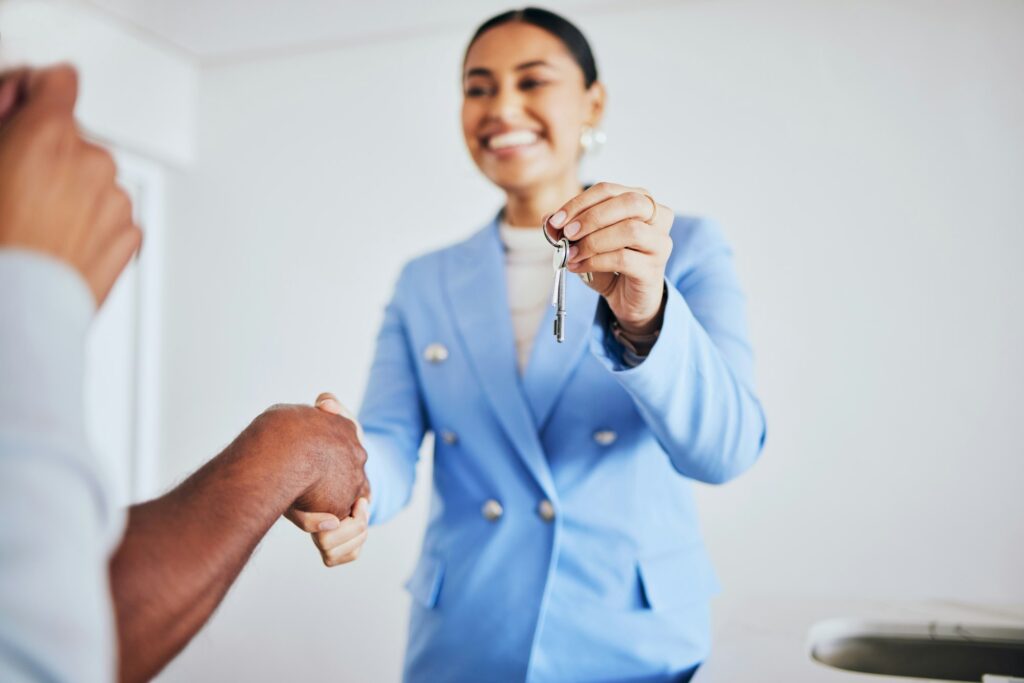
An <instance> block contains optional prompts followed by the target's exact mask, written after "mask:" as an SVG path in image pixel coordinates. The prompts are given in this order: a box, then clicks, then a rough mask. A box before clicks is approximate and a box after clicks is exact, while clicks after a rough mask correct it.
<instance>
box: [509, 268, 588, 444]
mask: <svg viewBox="0 0 1024 683" xmlns="http://www.w3.org/2000/svg"><path fill="white" fill-rule="evenodd" d="M567 275H568V277H569V279H568V281H567V282H566V283H565V284H566V287H565V296H566V306H565V309H566V315H565V341H564V342H562V343H561V344H559V343H558V341H557V340H556V339H555V335H554V334H553V325H554V319H555V316H554V311H553V310H552V311H551V312H549V313H548V315H547V316H545V318H544V321H543V322H542V323H541V326H540V329H539V330H537V337H536V338H535V339H534V340H533V350H532V351H531V352H530V360H529V362H528V363H527V365H526V373H525V375H524V377H523V388H524V390H525V392H526V398H527V400H528V401H529V402H530V408H531V409H532V412H533V418H534V423H535V424H536V428H537V431H538V432H540V431H541V430H543V428H544V425H545V424H546V423H547V420H548V418H549V417H550V416H551V411H552V409H553V408H554V406H555V401H556V400H557V399H558V397H559V396H560V395H561V393H562V391H563V390H564V389H565V385H566V383H567V382H568V381H569V378H570V377H571V376H572V373H573V371H574V370H575V369H576V366H577V365H579V363H580V360H582V358H583V354H584V352H585V351H586V350H587V348H588V346H589V344H590V337H591V330H592V326H593V324H594V313H595V311H596V308H597V301H598V298H599V295H598V293H597V292H595V291H594V290H592V289H591V288H590V287H587V286H586V285H585V284H583V282H582V281H581V280H580V279H579V277H578V276H576V275H575V274H574V273H567Z"/></svg>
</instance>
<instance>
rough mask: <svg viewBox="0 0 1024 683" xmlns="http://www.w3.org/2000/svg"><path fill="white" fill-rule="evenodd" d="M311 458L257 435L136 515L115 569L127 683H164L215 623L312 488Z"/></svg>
mask: <svg viewBox="0 0 1024 683" xmlns="http://www.w3.org/2000/svg"><path fill="white" fill-rule="evenodd" d="M250 429H251V428H250ZM311 459H312V457H311V456H310V457H307V456H304V455H301V454H296V453H294V452H291V451H290V450H289V449H288V448H287V446H286V445H284V444H276V445H275V444H274V443H271V444H270V447H268V444H267V443H266V439H258V438H255V437H254V436H253V434H251V433H250V432H249V430H247V432H245V433H243V434H242V435H241V436H239V437H238V439H236V440H235V442H234V443H232V444H231V445H230V446H228V448H227V449H225V450H224V452H222V453H221V454H220V455H218V456H217V457H216V458H214V459H213V460H211V461H210V462H209V463H207V464H206V465H205V466H203V467H202V469H200V470H199V471H198V472H196V473H195V474H193V475H192V476H191V477H189V478H188V479H187V480H186V481H185V482H183V483H182V484H181V485H180V486H178V487H177V488H175V489H174V490H173V491H171V492H170V493H168V494H166V495H164V496H162V497H160V498H157V499H156V500H153V501H150V502H147V503H143V504H140V505H135V506H133V507H132V508H131V509H130V511H129V515H128V525H127V529H126V531H125V535H124V538H123V540H122V542H121V545H120V547H119V548H118V550H117V552H116V553H115V554H114V556H113V558H112V559H111V564H110V575H111V585H112V590H113V597H114V605H115V611H116V614H117V625H118V636H119V643H120V647H119V651H120V671H121V680H122V681H141V680H148V679H149V678H151V677H152V676H154V675H156V673H157V672H159V671H160V669H161V668H163V667H164V665H166V664H167V662H169V661H170V660H171V658H173V657H174V656H175V655H176V654H177V653H178V652H180V651H181V649H182V648H184V647H185V645H186V644H187V643H188V641H189V640H190V639H191V638H192V636H193V635H195V633H196V632H197V631H198V630H199V629H200V628H201V627H202V625H203V624H204V623H206V621H207V619H208V618H209V617H210V614H211V613H212V612H213V610H214V609H215V608H216V607H217V605H218V604H219V603H220V601H221V599H222V598H223V597H224V595H225V593H226V592H227V590H228V588H229V587H230V586H231V584H232V583H233V582H234V580H235V579H236V578H237V576H238V574H239V572H240V571H241V570H242V567H243V566H245V563H246V561H247V560H248V559H249V556H250V555H251V554H252V552H253V550H254V549H255V547H256V546H257V544H258V543H259V541H260V539H262V538H263V536H264V534H266V532H267V530H268V529H269V528H270V527H271V526H272V525H273V524H274V522H275V521H276V520H277V519H278V518H279V517H280V516H281V515H282V514H283V513H284V512H285V511H286V510H287V509H288V508H289V506H290V505H291V504H292V502H293V501H294V500H295V499H296V498H297V497H298V496H300V495H301V494H302V493H303V491H304V490H305V489H306V488H307V487H308V486H309V485H310V483H311V481H312V479H313V477H314V474H315V467H314V466H313V463H311V462H310V460H311Z"/></svg>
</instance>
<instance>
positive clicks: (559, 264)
mask: <svg viewBox="0 0 1024 683" xmlns="http://www.w3.org/2000/svg"><path fill="white" fill-rule="evenodd" d="M568 262H569V240H567V239H565V238H564V237H563V238H562V239H560V240H558V246H556V247H555V256H554V259H552V262H551V265H552V267H553V268H554V269H555V291H554V292H552V294H551V305H552V306H554V307H555V339H557V340H558V343H559V344H561V343H562V342H563V341H565V277H566V271H565V266H566V265H567V264H568Z"/></svg>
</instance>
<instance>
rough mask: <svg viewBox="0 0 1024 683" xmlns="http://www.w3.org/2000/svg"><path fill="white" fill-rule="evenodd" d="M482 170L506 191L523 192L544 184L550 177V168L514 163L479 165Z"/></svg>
mask: <svg viewBox="0 0 1024 683" xmlns="http://www.w3.org/2000/svg"><path fill="white" fill-rule="evenodd" d="M478 168H479V169H480V172H481V173H483V174H484V176H486V177H487V179H488V180H490V181H491V182H492V183H494V184H495V185H497V186H498V187H499V188H501V189H502V190H504V191H506V192H522V191H525V190H529V189H530V188H533V187H537V186H538V185H543V184H544V183H545V182H547V181H548V180H549V179H550V176H551V173H550V169H540V168H522V167H519V168H517V167H515V166H514V165H512V164H501V165H499V166H489V167H486V168H485V167H482V166H478Z"/></svg>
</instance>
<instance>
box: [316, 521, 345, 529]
mask: <svg viewBox="0 0 1024 683" xmlns="http://www.w3.org/2000/svg"><path fill="white" fill-rule="evenodd" d="M339 524H340V522H338V520H336V519H325V520H324V521H322V522H320V526H319V527H318V528H319V529H320V531H334V530H335V529H337V528H338V525H339Z"/></svg>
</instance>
